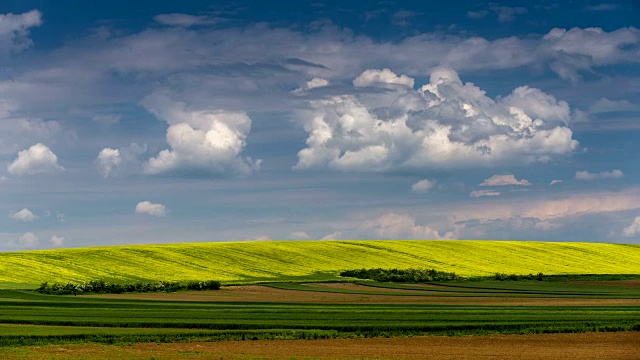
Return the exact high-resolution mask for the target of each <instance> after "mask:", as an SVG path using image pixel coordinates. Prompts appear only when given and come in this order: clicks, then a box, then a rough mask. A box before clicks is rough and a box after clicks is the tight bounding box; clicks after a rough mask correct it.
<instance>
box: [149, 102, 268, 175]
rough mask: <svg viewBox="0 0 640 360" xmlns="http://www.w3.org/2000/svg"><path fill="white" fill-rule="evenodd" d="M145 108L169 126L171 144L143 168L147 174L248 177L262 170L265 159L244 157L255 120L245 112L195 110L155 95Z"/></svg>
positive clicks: (168, 136) (168, 137) (168, 132)
mask: <svg viewBox="0 0 640 360" xmlns="http://www.w3.org/2000/svg"><path fill="white" fill-rule="evenodd" d="M143 105H144V107H145V108H146V109H147V110H149V111H150V112H151V113H153V114H154V115H155V116H156V117H158V118H160V119H162V120H165V121H166V122H167V123H169V128H168V129H167V143H168V144H169V146H170V147H171V149H167V150H162V151H161V152H160V153H159V154H158V156H157V157H154V158H151V159H149V160H148V161H147V162H146V163H145V164H144V166H143V171H144V173H146V174H150V175H154V174H161V173H166V172H172V171H179V170H182V171H194V170H195V171H204V172H209V173H215V174H226V173H232V174H240V175H248V174H251V173H253V172H255V171H258V170H259V168H260V164H261V162H262V161H261V160H256V161H254V160H252V159H251V158H243V157H241V156H240V154H241V152H242V151H243V149H244V147H245V145H246V142H245V140H246V138H247V135H248V134H249V131H250V130H251V119H249V117H248V116H247V114H246V113H244V112H234V111H225V110H203V111H191V110H187V109H186V105H185V104H184V103H181V102H174V101H172V100H170V99H169V98H168V97H167V96H166V94H162V93H154V94H153V95H150V96H148V97H147V98H145V99H144V101H143Z"/></svg>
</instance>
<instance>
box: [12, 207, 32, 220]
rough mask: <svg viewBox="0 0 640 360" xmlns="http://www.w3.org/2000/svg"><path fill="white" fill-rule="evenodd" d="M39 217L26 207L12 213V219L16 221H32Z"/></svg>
mask: <svg viewBox="0 0 640 360" xmlns="http://www.w3.org/2000/svg"><path fill="white" fill-rule="evenodd" d="M37 218H38V217H37V216H35V215H34V214H33V213H32V212H31V210H29V209H27V208H24V209H22V210H20V211H18V212H16V213H15V214H12V215H11V219H13V220H14V221H18V222H32V221H34V220H36V219H37Z"/></svg>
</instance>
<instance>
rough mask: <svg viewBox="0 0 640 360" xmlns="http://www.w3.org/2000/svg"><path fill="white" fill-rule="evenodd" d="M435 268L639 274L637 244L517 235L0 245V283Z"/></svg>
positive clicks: (255, 277) (309, 276)
mask: <svg viewBox="0 0 640 360" xmlns="http://www.w3.org/2000/svg"><path fill="white" fill-rule="evenodd" d="M372 267H383V268H409V267H419V268H434V269H437V270H441V271H453V272H455V273H457V274H458V275H462V276H482V275H491V274H493V273H495V272H504V273H509V274H511V273H515V274H528V273H538V272H543V273H545V274H638V273H640V246H633V245H619V244H602V243H567V242H564V243H559V242H558V243H549V242H522V241H399V240H391V241H268V242H214V243H189V244H171V245H132V246H112V247H92V248H79V249H61V250H45V251H24V252H12V253H0V288H5V289H12V288H13V289H17V288H25V287H33V286H35V285H38V284H40V283H41V282H44V281H49V282H82V281H88V280H95V279H104V280H109V281H116V282H123V281H149V280H151V281H153V280H170V281H184V280H204V279H215V280H220V281H223V282H226V283H243V282H245V283H246V282H256V281H285V280H293V281H300V280H332V279H337V278H338V276H337V274H338V272H339V271H341V270H347V269H357V268H372Z"/></svg>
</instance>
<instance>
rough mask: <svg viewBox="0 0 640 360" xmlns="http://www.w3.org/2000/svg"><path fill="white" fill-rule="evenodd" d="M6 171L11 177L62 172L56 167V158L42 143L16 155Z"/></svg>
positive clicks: (58, 166)
mask: <svg viewBox="0 0 640 360" xmlns="http://www.w3.org/2000/svg"><path fill="white" fill-rule="evenodd" d="M7 170H8V171H9V173H11V174H13V175H19V176H20V175H34V174H51V173H57V172H62V171H64V168H63V167H62V166H60V165H58V157H57V156H56V154H54V153H53V151H51V149H49V148H48V147H46V146H45V145H43V144H42V143H38V144H35V145H33V146H31V147H30V148H29V149H27V150H22V151H20V152H19V153H18V158H17V159H16V160H14V161H13V163H11V164H10V165H9V166H8V167H7Z"/></svg>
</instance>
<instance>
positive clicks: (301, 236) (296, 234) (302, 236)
mask: <svg viewBox="0 0 640 360" xmlns="http://www.w3.org/2000/svg"><path fill="white" fill-rule="evenodd" d="M289 237H290V238H291V239H308V238H310V237H311V236H310V235H309V234H307V233H306V232H304V231H294V232H292V233H291V234H289Z"/></svg>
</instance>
